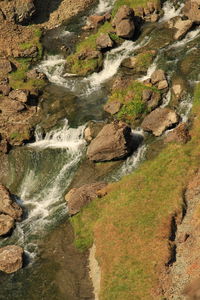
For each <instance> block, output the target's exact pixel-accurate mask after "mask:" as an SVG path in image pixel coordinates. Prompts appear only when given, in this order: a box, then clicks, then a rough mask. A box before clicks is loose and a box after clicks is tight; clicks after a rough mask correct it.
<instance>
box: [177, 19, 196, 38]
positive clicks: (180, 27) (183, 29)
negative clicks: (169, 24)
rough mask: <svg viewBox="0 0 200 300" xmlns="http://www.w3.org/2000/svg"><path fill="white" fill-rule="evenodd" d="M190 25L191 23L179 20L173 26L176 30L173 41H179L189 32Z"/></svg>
mask: <svg viewBox="0 0 200 300" xmlns="http://www.w3.org/2000/svg"><path fill="white" fill-rule="evenodd" d="M192 25H193V21H191V20H182V19H181V18H179V19H178V20H177V21H176V22H175V24H174V28H175V29H176V33H175V34H174V38H175V40H178V39H181V38H182V37H183V36H184V35H185V34H186V33H187V32H188V31H189V30H190V28H191V27H192Z"/></svg>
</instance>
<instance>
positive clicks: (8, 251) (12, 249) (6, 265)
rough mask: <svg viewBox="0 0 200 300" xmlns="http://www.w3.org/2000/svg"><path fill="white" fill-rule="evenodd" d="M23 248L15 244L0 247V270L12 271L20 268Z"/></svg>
mask: <svg viewBox="0 0 200 300" xmlns="http://www.w3.org/2000/svg"><path fill="white" fill-rule="evenodd" d="M23 253H24V250H23V249H22V248H21V247H19V246H15V245H11V246H6V247H3V248H0V271H3V272H5V273H8V274H10V273H14V272H16V271H17V270H19V269H21V268H22V264H23Z"/></svg>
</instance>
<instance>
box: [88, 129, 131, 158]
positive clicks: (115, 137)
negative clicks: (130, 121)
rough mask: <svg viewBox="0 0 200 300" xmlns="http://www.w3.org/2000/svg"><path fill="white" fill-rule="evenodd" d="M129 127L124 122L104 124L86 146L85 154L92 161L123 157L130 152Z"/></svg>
mask: <svg viewBox="0 0 200 300" xmlns="http://www.w3.org/2000/svg"><path fill="white" fill-rule="evenodd" d="M132 149H133V140H132V135H131V128H130V127H128V126H127V125H126V124H124V123H112V124H108V125H105V126H104V127H103V129H102V130H101V131H100V132H99V134H98V135H97V137H96V138H95V139H94V140H93V141H92V142H91V144H90V145H89V146H88V150H87V156H88V158H89V160H92V161H97V162H98V161H110V160H115V159H122V158H125V157H126V156H127V155H129V154H130V153H131V152H132Z"/></svg>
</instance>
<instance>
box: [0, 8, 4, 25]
mask: <svg viewBox="0 0 200 300" xmlns="http://www.w3.org/2000/svg"><path fill="white" fill-rule="evenodd" d="M4 20H5V16H4V13H3V12H2V10H1V9H0V23H2V22H4Z"/></svg>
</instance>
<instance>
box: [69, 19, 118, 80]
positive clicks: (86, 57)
mask: <svg viewBox="0 0 200 300" xmlns="http://www.w3.org/2000/svg"><path fill="white" fill-rule="evenodd" d="M112 31H113V28H112V25H111V24H110V23H109V22H106V23H104V24H103V25H102V26H101V27H100V28H99V30H98V31H97V33H93V34H91V35H89V37H86V38H85V39H84V40H82V41H81V42H80V43H78V44H77V46H76V51H75V53H74V54H71V55H69V56H68V57H67V63H68V67H69V69H70V72H72V73H75V74H77V75H81V76H84V75H87V74H90V73H92V72H94V71H97V70H99V69H100V68H101V67H102V65H103V57H102V55H101V54H99V55H98V56H97V57H92V56H93V55H92V52H94V51H96V39H97V38H98V36H99V35H100V34H101V33H110V37H111V38H112V39H113V40H114V41H116V42H120V41H121V39H119V38H118V37H117V36H116V35H115V34H114V33H112ZM81 57H83V58H81Z"/></svg>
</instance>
